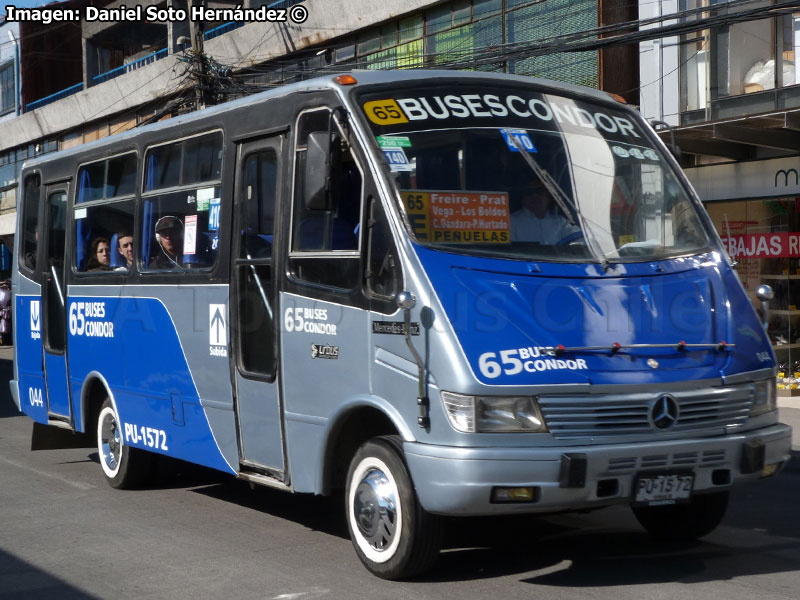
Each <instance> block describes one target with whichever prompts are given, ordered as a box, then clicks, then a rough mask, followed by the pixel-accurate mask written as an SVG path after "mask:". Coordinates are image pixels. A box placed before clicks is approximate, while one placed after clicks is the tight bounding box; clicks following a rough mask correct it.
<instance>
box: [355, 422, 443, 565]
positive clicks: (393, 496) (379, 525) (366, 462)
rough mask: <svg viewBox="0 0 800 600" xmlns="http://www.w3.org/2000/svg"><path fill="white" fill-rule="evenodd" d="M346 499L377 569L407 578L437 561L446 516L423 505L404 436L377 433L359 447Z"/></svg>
mask: <svg viewBox="0 0 800 600" xmlns="http://www.w3.org/2000/svg"><path fill="white" fill-rule="evenodd" d="M345 502H346V511H347V526H348V528H349V529H350V538H351V539H352V541H353V546H354V547H355V549H356V553H357V554H358V557H359V558H360V559H361V562H363V563H364V565H365V566H366V567H367V569H369V571H370V572H372V573H373V574H375V575H377V576H378V577H382V578H384V579H404V578H408V577H412V576H414V575H419V574H420V573H422V572H423V571H425V570H426V569H428V568H430V567H431V566H432V565H433V563H434V562H435V561H436V558H437V557H438V555H439V546H440V545H441V540H442V532H443V526H442V520H441V519H440V518H438V517H436V516H434V515H431V514H430V513H427V512H425V510H424V509H423V508H422V506H420V504H419V501H418V500H417V497H416V494H415V492H414V488H413V485H412V483H411V478H410V476H409V474H408V469H407V467H406V464H405V461H404V460H403V453H402V446H401V443H400V440H399V439H398V438H396V437H394V436H392V437H384V438H376V439H374V440H370V441H368V442H366V443H365V444H364V445H362V446H361V448H359V449H358V451H357V452H356V454H355V456H354V457H353V460H352V461H351V463H350V469H349V471H348V474H347V491H346V493H345Z"/></svg>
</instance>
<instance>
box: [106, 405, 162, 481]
mask: <svg viewBox="0 0 800 600" xmlns="http://www.w3.org/2000/svg"><path fill="white" fill-rule="evenodd" d="M97 453H98V454H99V456H100V466H101V467H102V468H103V474H104V475H105V476H106V481H108V484H109V485H110V486H111V487H113V488H117V489H130V488H135V487H137V486H140V485H141V484H143V483H144V482H145V481H146V480H147V478H148V476H149V475H150V470H151V466H152V463H153V455H152V454H151V453H149V452H145V451H144V450H139V449H138V448H131V447H130V446H128V445H126V444H125V442H124V438H123V435H122V431H121V427H120V421H119V417H118V416H117V411H116V409H115V408H114V404H113V403H112V402H111V399H110V398H106V400H105V402H103V406H102V407H101V408H100V414H99V415H98V417H97Z"/></svg>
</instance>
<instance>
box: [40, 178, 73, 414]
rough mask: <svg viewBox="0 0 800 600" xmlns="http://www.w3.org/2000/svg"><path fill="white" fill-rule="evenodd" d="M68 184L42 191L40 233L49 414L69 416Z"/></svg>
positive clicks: (43, 329)
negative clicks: (42, 255) (43, 239)
mask: <svg viewBox="0 0 800 600" xmlns="http://www.w3.org/2000/svg"><path fill="white" fill-rule="evenodd" d="M67 191H68V185H67V183H59V184H55V185H48V186H47V189H46V193H45V214H44V225H45V229H44V231H43V235H44V237H45V260H44V264H42V283H43V286H42V334H43V338H44V340H43V341H44V372H45V382H46V387H47V402H48V413H49V414H50V416H51V417H55V418H56V419H58V418H59V417H61V419H60V420H68V419H69V417H70V401H69V379H68V375H67V352H66V350H67V319H66V316H67V312H66V300H67V290H66V287H65V279H64V268H65V261H64V248H65V246H64V244H65V242H66V222H67Z"/></svg>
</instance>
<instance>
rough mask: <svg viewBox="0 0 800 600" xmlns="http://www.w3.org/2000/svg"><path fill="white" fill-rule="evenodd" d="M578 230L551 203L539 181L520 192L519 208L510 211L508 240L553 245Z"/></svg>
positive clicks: (545, 189) (551, 200) (548, 193)
mask: <svg viewBox="0 0 800 600" xmlns="http://www.w3.org/2000/svg"><path fill="white" fill-rule="evenodd" d="M578 231H580V228H579V227H576V226H575V225H572V224H571V223H570V222H569V221H568V220H567V218H566V217H565V216H564V215H563V214H561V211H560V210H558V208H557V207H556V206H555V203H554V202H553V197H552V195H551V194H550V192H548V191H547V188H545V187H544V185H543V184H542V183H541V182H540V181H536V182H534V183H533V184H532V185H531V186H530V187H528V188H525V190H524V191H523V192H522V208H520V209H519V210H515V211H514V212H513V213H511V241H512V242H536V243H539V244H546V245H553V244H557V243H558V242H560V241H561V240H563V239H565V238H567V237H568V236H570V235H571V234H573V233H576V232H578Z"/></svg>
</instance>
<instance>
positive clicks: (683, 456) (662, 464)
mask: <svg viewBox="0 0 800 600" xmlns="http://www.w3.org/2000/svg"><path fill="white" fill-rule="evenodd" d="M727 459H728V452H727V451H726V450H707V451H704V452H702V453H701V452H676V453H675V454H660V455H657V456H643V457H641V458H640V457H638V456H624V457H616V458H610V459H609V460H608V469H607V471H606V472H607V473H608V474H609V475H624V474H626V473H633V472H634V471H639V470H642V469H677V470H684V469H685V470H687V471H689V470H691V469H695V468H697V467H718V466H720V465H723V464H724V463H725V461H726V460H727Z"/></svg>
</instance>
